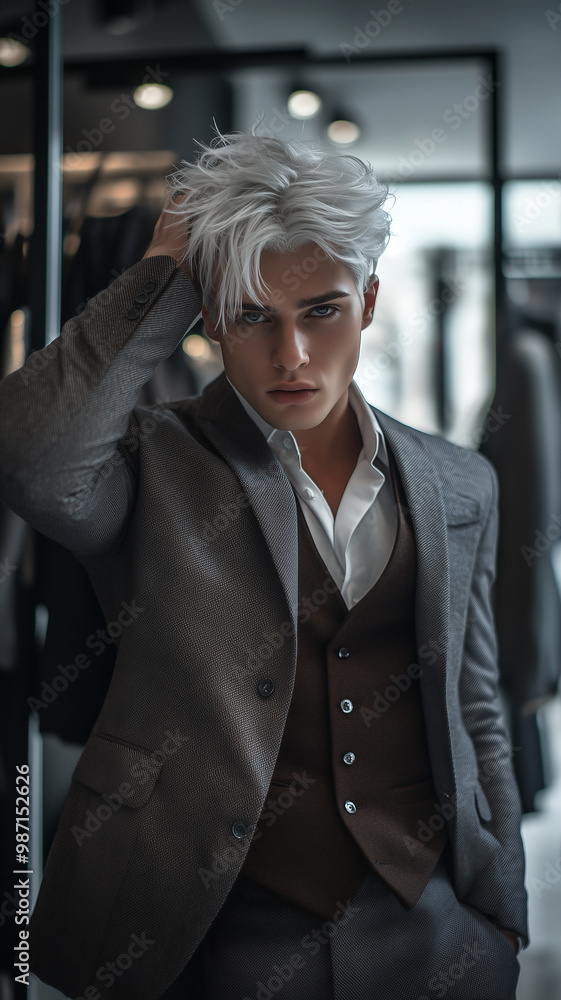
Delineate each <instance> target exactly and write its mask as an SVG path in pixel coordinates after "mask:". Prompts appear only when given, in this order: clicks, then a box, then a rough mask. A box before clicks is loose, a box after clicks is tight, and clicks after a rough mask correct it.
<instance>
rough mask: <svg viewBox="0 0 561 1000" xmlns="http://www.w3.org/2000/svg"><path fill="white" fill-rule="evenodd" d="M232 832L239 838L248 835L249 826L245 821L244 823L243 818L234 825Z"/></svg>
mask: <svg viewBox="0 0 561 1000" xmlns="http://www.w3.org/2000/svg"><path fill="white" fill-rule="evenodd" d="M232 833H233V834H234V837H237V838H238V840H241V839H242V837H246V836H247V826H246V825H245V823H242V821H241V819H239V820H238V821H237V822H236V823H234V824H233V825H232Z"/></svg>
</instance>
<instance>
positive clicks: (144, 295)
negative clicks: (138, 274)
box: [134, 292, 148, 306]
mask: <svg viewBox="0 0 561 1000" xmlns="http://www.w3.org/2000/svg"><path fill="white" fill-rule="evenodd" d="M134 301H135V302H138V304H139V305H140V306H143V305H144V303H145V302H148V295H147V293H146V292H139V293H138V295H135V297H134Z"/></svg>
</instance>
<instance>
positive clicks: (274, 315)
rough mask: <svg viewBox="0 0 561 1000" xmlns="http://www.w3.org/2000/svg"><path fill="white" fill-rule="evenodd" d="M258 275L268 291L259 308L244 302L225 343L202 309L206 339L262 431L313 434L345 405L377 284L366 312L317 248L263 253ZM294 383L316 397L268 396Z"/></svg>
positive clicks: (336, 266)
mask: <svg viewBox="0 0 561 1000" xmlns="http://www.w3.org/2000/svg"><path fill="white" fill-rule="evenodd" d="M260 270H261V275H262V278H263V281H264V282H265V284H266V285H268V286H269V292H267V294H266V296H265V297H264V300H263V301H260V302H255V301H253V300H252V299H251V298H250V297H249V296H248V295H244V296H243V305H242V309H241V310H240V314H239V315H238V316H237V317H236V318H235V319H234V321H233V322H232V323H230V324H229V325H228V327H227V332H226V334H225V335H224V336H223V335H222V333H221V329H220V327H217V328H216V329H215V327H214V326H213V323H212V320H211V318H210V314H209V312H208V310H207V309H206V307H205V306H203V310H202V314H203V319H204V323H205V330H206V333H207V335H208V336H209V337H210V338H211V339H212V340H215V341H217V342H218V343H219V344H220V346H221V349H222V358H223V362H224V368H225V371H226V374H227V376H228V378H229V379H230V381H231V383H232V385H234V386H235V387H236V389H238V391H239V392H241V394H242V396H244V398H245V399H247V401H248V402H249V403H250V404H251V406H253V408H254V409H255V410H256V411H257V413H259V415H260V416H261V417H263V419H264V420H266V421H267V423H269V424H271V425H272V426H273V427H279V428H282V429H283V430H294V431H296V430H306V429H309V428H311V427H316V426H317V425H318V424H321V423H322V421H323V420H325V418H326V417H327V415H328V414H329V413H330V412H331V410H332V409H333V407H334V406H335V404H336V403H337V402H338V401H339V400H341V399H342V397H343V396H345V397H346V394H347V389H348V386H349V383H350V382H351V380H352V377H353V375H354V372H355V369H356V366H357V363H358V355H359V350H360V337H361V332H362V330H363V329H364V328H365V327H366V326H368V325H369V324H370V322H371V321H372V314H373V311H374V303H375V301H376V294H377V290H378V278H376V277H375V276H372V277H371V279H370V281H369V286H368V289H367V290H366V292H365V295H364V298H365V304H364V306H363V305H362V303H361V300H360V297H359V294H358V292H357V289H356V285H355V282H354V278H353V275H352V273H351V271H350V270H349V269H348V267H347V266H346V264H342V263H340V262H338V261H331V260H329V258H327V256H326V255H325V253H324V252H323V250H321V248H320V247H318V246H317V245H316V244H314V243H311V244H307V245H306V246H304V247H301V248H300V249H299V250H294V251H292V252H291V253H283V254H281V253H274V252H272V251H264V252H263V253H262V255H261V261H260ZM310 300H315V301H310ZM298 382H306V383H308V384H309V385H311V386H312V387H313V389H314V391H313V392H305V393H296V395H293V393H292V392H290V391H285V392H282V391H281V392H277V393H275V392H274V391H273V390H275V388H276V386H278V385H279V383H298Z"/></svg>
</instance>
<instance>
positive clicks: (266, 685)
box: [257, 677, 275, 698]
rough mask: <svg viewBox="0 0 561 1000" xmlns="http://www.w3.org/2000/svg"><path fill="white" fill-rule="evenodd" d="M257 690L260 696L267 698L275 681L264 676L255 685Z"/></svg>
mask: <svg viewBox="0 0 561 1000" xmlns="http://www.w3.org/2000/svg"><path fill="white" fill-rule="evenodd" d="M257 690H258V691H259V694H260V695H261V697H262V698H268V697H269V695H270V694H272V693H273V691H274V690H275V683H274V681H272V680H271V678H270V677H266V678H265V680H263V681H259V684H258V685H257Z"/></svg>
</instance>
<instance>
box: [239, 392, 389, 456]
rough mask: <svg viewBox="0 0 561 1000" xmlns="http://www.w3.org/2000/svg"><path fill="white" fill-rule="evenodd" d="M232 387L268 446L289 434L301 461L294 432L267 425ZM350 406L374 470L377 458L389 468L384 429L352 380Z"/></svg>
mask: <svg viewBox="0 0 561 1000" xmlns="http://www.w3.org/2000/svg"><path fill="white" fill-rule="evenodd" d="M226 378H227V380H228V382H230V379H229V378H228V376H227V375H226ZM230 385H231V386H232V389H233V390H234V392H235V393H236V396H237V397H238V399H239V401H240V403H241V404H242V406H243V408H244V410H245V412H246V413H247V415H248V416H249V417H251V419H252V420H253V422H254V424H255V425H256V426H257V427H258V428H259V430H260V431H261V433H262V434H263V435H264V437H265V440H266V441H267V444H268V445H269V446H271V445H274V444H275V443H276V439H278V438H279V437H280V435H281V434H282V435H283V437H284V436H286V435H287V434H289V435H290V436H291V437H292V439H293V442H294V446H295V448H296V452H297V454H298V458H299V459H300V449H299V448H298V442H297V441H296V438H295V437H294V435H293V434H292V431H285V430H280V429H279V428H278V427H273V425H272V424H269V423H267V421H266V420H264V419H263V417H262V416H261V415H260V414H259V413H257V411H256V410H255V409H254V408H253V406H252V405H251V403H248V401H247V399H246V398H245V396H242V394H241V392H239V391H238V389H236V387H235V385H232V383H231V382H230ZM349 406H350V407H351V409H352V410H353V411H354V413H355V415H356V418H357V421H358V426H359V428H360V433H361V435H362V443H363V447H364V451H365V454H366V456H367V457H368V459H369V461H370V464H371V466H372V467H373V468H374V462H375V459H376V457H378V458H379V460H380V461H382V462H384V464H385V465H386V466H388V464H389V463H388V452H387V448H386V442H385V438H384V434H383V431H382V428H381V427H380V424H379V423H378V421H377V420H376V416H375V414H374V411H373V410H372V409H371V407H370V405H369V404H368V403H367V401H366V399H365V398H364V396H363V394H362V392H361V391H360V389H359V387H358V385H357V384H356V382H355V381H354V379H352V381H351V382H350V384H349ZM273 450H274V451H276V448H273Z"/></svg>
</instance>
